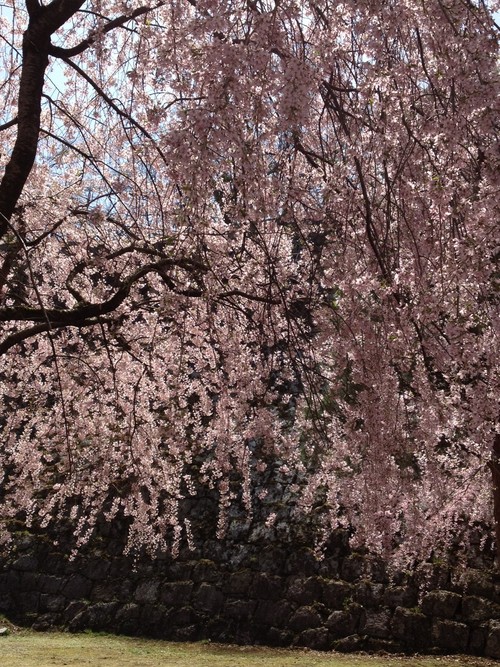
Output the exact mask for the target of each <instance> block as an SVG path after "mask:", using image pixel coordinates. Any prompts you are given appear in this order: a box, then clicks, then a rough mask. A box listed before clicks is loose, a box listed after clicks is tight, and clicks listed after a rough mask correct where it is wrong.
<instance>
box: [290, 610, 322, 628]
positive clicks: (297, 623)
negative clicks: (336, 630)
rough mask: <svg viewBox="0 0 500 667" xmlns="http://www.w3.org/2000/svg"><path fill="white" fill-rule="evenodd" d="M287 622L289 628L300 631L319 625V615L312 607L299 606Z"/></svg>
mask: <svg viewBox="0 0 500 667" xmlns="http://www.w3.org/2000/svg"><path fill="white" fill-rule="evenodd" d="M288 624H289V627H290V629H291V630H293V631H295V632H302V631H303V630H308V629H310V628H317V627H319V626H320V625H321V616H320V615H319V614H318V612H317V611H316V609H314V608H313V607H300V608H299V609H297V611H296V612H295V613H294V614H293V615H292V617H291V618H290V621H289V623H288Z"/></svg>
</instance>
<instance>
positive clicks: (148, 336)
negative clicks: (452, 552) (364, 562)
mask: <svg viewBox="0 0 500 667" xmlns="http://www.w3.org/2000/svg"><path fill="white" fill-rule="evenodd" d="M497 11H498V4H496V5H495V3H493V2H491V3H486V2H484V1H483V0H428V1H426V2H419V1H413V0H404V1H402V0H347V1H346V2H341V3H331V2H330V0H317V1H316V0H279V1H278V0H167V1H165V2H162V1H159V2H155V3H151V4H148V3H145V4H141V3H139V2H138V1H137V2H136V1H134V0H123V1H120V2H115V1H114V0H52V2H50V3H47V4H42V3H41V2H39V1H38V0H26V2H21V0H6V1H5V2H4V4H3V5H2V7H1V15H0V25H1V34H2V41H1V45H0V58H1V72H2V79H1V88H0V91H1V95H2V100H3V102H4V104H3V111H1V112H0V163H1V170H2V173H3V176H2V180H1V183H0V234H1V241H0V323H1V324H0V354H1V363H0V383H1V385H2V393H3V397H4V401H3V405H4V409H3V412H2V415H1V417H0V429H1V432H2V435H1V445H0V458H1V460H2V470H3V473H2V476H1V477H0V497H1V502H2V512H1V516H2V522H3V523H2V526H3V528H2V529H3V531H4V535H5V537H6V538H7V537H8V526H9V521H10V520H11V519H12V518H14V517H19V516H22V517H24V518H25V519H26V520H27V521H28V522H30V521H36V522H37V524H39V525H41V526H42V527H43V526H47V525H49V524H50V523H53V522H54V521H57V518H58V516H61V514H62V515H64V516H67V517H69V518H70V519H71V520H72V521H73V522H74V524H75V531H76V534H77V537H78V540H79V543H83V542H85V540H87V539H88V538H89V537H90V535H91V534H92V532H93V530H94V527H95V524H96V521H97V519H98V517H99V516H103V515H104V516H105V518H106V519H107V520H110V521H111V520H113V518H114V517H116V516H117V515H118V514H119V515H123V516H126V517H127V518H128V520H129V521H130V532H129V539H130V545H131V546H132V547H134V546H143V545H146V546H148V548H150V549H151V550H152V551H153V552H154V550H155V549H157V548H163V545H164V544H167V545H168V546H169V548H172V549H173V550H174V551H175V549H176V548H177V545H178V543H179V540H182V539H187V540H188V541H189V540H191V539H192V536H191V528H190V524H189V519H185V520H182V521H180V519H179V501H180V499H181V498H182V497H185V496H186V495H189V494H190V493H195V488H194V487H195V486H196V485H197V484H199V483H203V484H206V485H207V486H209V487H211V488H213V489H215V490H216V491H217V493H218V495H219V499H220V516H219V527H218V530H219V533H220V534H223V531H224V526H225V513H226V510H227V508H228V506H230V504H231V502H233V501H234V500H235V494H236V492H235V491H234V488H233V487H232V486H231V485H230V484H229V483H228V476H229V474H230V472H231V471H233V470H235V471H237V472H238V474H239V475H240V479H241V486H240V491H239V493H240V494H241V495H242V498H243V501H244V502H245V503H246V505H247V509H248V511H249V512H251V507H252V480H253V479H254V476H255V474H257V473H258V471H259V470H262V469H263V468H264V467H265V466H267V465H270V464H271V462H275V463H276V462H278V463H279V464H280V465H281V466H282V468H283V470H284V471H288V472H289V473H290V474H296V475H297V479H299V480H301V481H300V484H298V487H300V488H298V493H299V492H300V494H301V503H302V504H301V507H302V508H303V509H304V510H306V511H313V509H314V508H315V507H316V506H317V505H318V503H319V502H320V500H321V504H322V508H323V509H322V514H321V517H320V522H321V525H322V528H323V531H324V534H325V535H326V534H327V533H328V532H329V531H330V530H331V529H333V528H334V527H336V526H338V525H346V526H350V528H351V529H352V531H353V539H354V540H356V541H358V542H359V543H363V544H368V545H369V546H370V547H371V548H372V549H374V550H378V551H380V552H383V553H388V552H392V553H394V552H396V554H397V555H398V557H399V558H401V559H403V560H404V559H411V558H414V557H421V556H425V555H428V554H429V553H430V552H431V551H432V550H433V549H435V548H437V547H438V546H439V545H441V546H446V544H447V540H449V539H451V538H452V537H453V538H456V536H457V535H460V534H461V532H463V527H464V525H471V524H473V523H474V522H482V523H485V524H488V522H489V523H490V524H491V522H492V520H493V510H494V502H493V500H494V499H495V498H496V495H498V494H496V495H495V493H494V492H493V493H492V489H493V490H494V489H495V488H496V482H495V483H493V484H492V481H491V480H492V476H491V470H490V468H491V469H492V470H493V479H494V480H495V479H496V477H495V474H499V471H498V468H497V465H498V463H497V459H498V456H499V455H500V442H498V439H499V437H500V436H498V433H499V430H500V424H499V407H498V396H499V365H498V359H499V350H498V336H499V326H498V325H499V320H498V303H499V284H498V279H499V257H500V254H499V240H500V238H499V237H500V235H499V231H498V229H499V226H498V220H499V199H498V197H499V188H498V183H499V178H498V174H499V150H498V133H499V122H498V119H499V104H498V100H499V96H498V93H499V71H498V42H497V37H498V28H499V26H498V24H497V23H496V22H495V17H496V16H498V14H496V12H497ZM495 434H497V439H496V440H495ZM495 442H496V443H497V445H496V450H495V447H494V446H493V445H494V443H495ZM492 447H493V450H494V451H493V457H492ZM497 450H498V451H497ZM194 461H197V462H198V464H199V465H197V466H195V468H196V473H194V472H193V462H194ZM194 476H196V479H194ZM236 495H237V494H236ZM496 501H497V510H496V511H497V512H500V500H499V499H498V498H496ZM499 516H500V514H499ZM269 521H270V522H272V517H269Z"/></svg>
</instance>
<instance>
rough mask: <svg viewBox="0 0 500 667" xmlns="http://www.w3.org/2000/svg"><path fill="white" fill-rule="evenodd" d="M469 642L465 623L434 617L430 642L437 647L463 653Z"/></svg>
mask: <svg viewBox="0 0 500 667" xmlns="http://www.w3.org/2000/svg"><path fill="white" fill-rule="evenodd" d="M468 642H469V628H468V627H467V625H465V623H457V622H455V621H449V620H446V619H436V620H435V621H434V623H433V624H432V643H433V644H434V646H437V647H439V648H443V649H446V650H448V651H452V652H453V653H463V652H464V651H466V650H467V645H468Z"/></svg>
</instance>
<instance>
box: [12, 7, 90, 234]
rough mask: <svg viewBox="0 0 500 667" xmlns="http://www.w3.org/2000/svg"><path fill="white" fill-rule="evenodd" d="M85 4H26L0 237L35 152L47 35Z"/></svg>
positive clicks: (47, 60) (46, 59)
mask: <svg viewBox="0 0 500 667" xmlns="http://www.w3.org/2000/svg"><path fill="white" fill-rule="evenodd" d="M84 1H85V0H54V2H52V3H51V4H49V5H47V6H46V7H43V6H41V5H40V4H39V3H38V2H37V1H36V0H29V1H28V2H27V9H28V13H29V16H30V21H29V25H28V29H27V30H26V32H25V33H24V38H23V68H22V73H21V81H20V84H19V96H18V113H17V126H18V130H17V137H16V141H15V144H14V148H13V150H12V155H11V157H10V160H9V162H8V164H7V166H6V168H5V173H4V176H3V178H2V181H1V182H0V237H2V236H3V235H4V234H5V233H6V231H7V229H8V226H9V223H10V219H11V217H12V214H13V213H14V209H15V207H16V205H17V202H18V201H19V197H20V196H21V193H22V191H23V189H24V186H25V184H26V181H27V180H28V177H29V175H30V173H31V169H32V168H33V164H34V162H35V157H36V153H37V148H38V139H39V135H40V115H41V99H42V91H43V84H44V79H45V70H46V69H47V65H48V62H49V56H48V53H49V48H50V37H51V35H52V34H53V33H54V32H55V31H56V30H57V29H58V28H60V27H61V26H62V25H63V24H64V23H65V22H66V21H67V20H68V19H69V18H70V17H71V16H72V15H73V14H74V13H75V12H77V11H78V9H79V8H80V7H81V6H82V5H83V4H84Z"/></svg>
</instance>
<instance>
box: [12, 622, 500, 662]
mask: <svg viewBox="0 0 500 667" xmlns="http://www.w3.org/2000/svg"><path fill="white" fill-rule="evenodd" d="M0 664H1V665H5V667H54V666H56V667H61V666H62V665H70V666H73V667H77V666H78V667H79V666H80V665H81V666H82V667H86V666H89V665H90V666H92V667H383V666H387V667H498V663H495V662H494V661H491V660H485V659H481V658H472V657H469V656H467V657H465V656H461V657H460V656H447V657H427V656H416V657H400V656H395V657H392V656H391V657H389V656H387V657H386V656H369V655H341V654H334V653H318V652H316V651H307V650H283V649H270V648H263V647H240V646H222V645H220V644H210V643H196V644H187V643H186V644H179V643H173V642H163V641H156V640H149V639H137V638H131V637H115V636H112V635H98V634H76V635H75V634H68V633H63V632H46V633H36V632H32V631H29V630H17V631H14V632H13V633H11V634H9V635H7V636H2V637H0Z"/></svg>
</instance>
